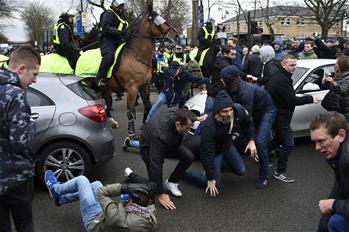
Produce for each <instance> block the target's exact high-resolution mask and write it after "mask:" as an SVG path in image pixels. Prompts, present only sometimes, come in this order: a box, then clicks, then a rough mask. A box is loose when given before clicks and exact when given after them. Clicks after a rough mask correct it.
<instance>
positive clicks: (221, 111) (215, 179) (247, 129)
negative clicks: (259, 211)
mask: <svg viewBox="0 0 349 232" xmlns="http://www.w3.org/2000/svg"><path fill="white" fill-rule="evenodd" d="M202 124H203V125H202V129H201V146H200V161H201V163H202V165H203V167H204V170H205V175H202V174H199V173H196V172H192V171H190V172H187V173H186V176H187V178H188V179H189V180H190V181H192V182H193V183H194V184H196V185H198V186H200V187H206V192H208V191H209V192H210V195H211V196H213V197H215V196H217V195H218V189H217V186H218V185H220V182H221V168H222V166H223V165H224V166H225V167H227V169H228V170H229V171H231V172H233V173H235V174H237V175H243V174H244V173H245V171H246V168H245V164H244V162H243V160H242V157H241V155H240V153H239V151H238V150H237V149H236V147H235V145H234V141H235V140H236V139H238V137H239V136H240V135H241V134H242V133H244V136H245V137H246V138H247V140H248V141H249V142H248V144H247V146H246V148H245V152H247V151H250V153H251V156H254V155H256V153H257V149H256V146H255V143H254V126H253V122H252V118H251V116H250V115H249V114H248V112H247V110H246V109H245V108H243V107H242V106H241V105H239V104H237V103H234V102H233V101H232V100H231V98H230V97H229V95H228V93H227V92H225V91H221V92H219V93H218V94H217V96H216V98H215V101H214V106H213V112H212V114H210V115H209V116H208V117H207V119H206V120H205V121H204V122H203V123H202ZM223 163H224V164H223ZM216 185H217V186H216Z"/></svg>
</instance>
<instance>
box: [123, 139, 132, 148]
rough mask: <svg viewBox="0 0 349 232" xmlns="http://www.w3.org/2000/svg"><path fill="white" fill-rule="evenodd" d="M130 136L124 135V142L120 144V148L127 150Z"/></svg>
mask: <svg viewBox="0 0 349 232" xmlns="http://www.w3.org/2000/svg"><path fill="white" fill-rule="evenodd" d="M130 140H131V139H130V137H126V138H125V140H124V143H123V144H122V150H123V151H127V148H128V147H129V146H130Z"/></svg>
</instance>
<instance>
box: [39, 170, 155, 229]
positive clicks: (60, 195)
mask: <svg viewBox="0 0 349 232" xmlns="http://www.w3.org/2000/svg"><path fill="white" fill-rule="evenodd" d="M125 176H126V177H127V179H126V181H125V184H119V183H117V184H111V185H106V186H103V185H102V183H101V182H100V181H95V182H93V183H90V181H89V180H88V179H87V178H86V177H85V176H78V177H75V178H73V179H71V180H68V181H67V182H65V183H63V184H60V183H59V182H58V181H57V179H56V177H55V175H54V173H53V172H52V171H51V170H48V171H46V173H45V183H46V186H47V188H48V190H49V192H50V195H51V197H52V198H53V199H54V200H55V204H56V206H61V205H63V204H68V203H72V202H75V201H80V210H81V216H82V219H83V223H84V228H85V231H91V232H92V231H94V232H97V231H120V230H122V231H124V230H127V231H154V230H155V226H156V224H157V219H156V213H155V205H154V194H153V192H154V190H155V186H154V184H153V183H150V182H149V181H148V180H147V179H145V178H143V177H141V176H139V175H137V174H135V173H134V172H133V171H132V170H131V169H130V168H126V169H125ZM118 196H120V202H115V201H114V200H113V199H112V198H114V197H118Z"/></svg>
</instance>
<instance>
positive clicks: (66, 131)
mask: <svg viewBox="0 0 349 232" xmlns="http://www.w3.org/2000/svg"><path fill="white" fill-rule="evenodd" d="M27 100H28V103H29V105H30V107H31V111H32V116H31V117H32V118H33V119H35V122H36V128H37V130H36V134H35V139H34V141H33V143H32V145H31V150H32V152H33V153H34V154H36V155H37V156H38V157H39V160H38V161H37V163H36V173H37V176H38V177H39V179H41V180H43V175H44V173H45V171H46V170H48V169H50V170H53V171H54V173H55V174H56V176H57V178H58V179H59V180H60V181H66V180H69V179H71V178H73V177H75V176H78V175H89V174H90V172H91V168H92V166H93V165H94V164H100V163H103V162H106V161H108V160H110V159H111V158H113V157H114V156H115V145H114V144H115V141H114V135H113V133H112V130H111V128H110V125H109V123H108V122H107V121H106V113H105V109H104V108H105V105H104V102H103V101H102V99H101V98H100V97H99V96H98V95H96V93H95V92H94V91H93V90H91V89H89V88H87V86H86V85H84V82H83V80H82V79H81V78H79V77H77V76H72V75H54V74H48V73H40V74H39V75H38V78H37V83H35V84H33V85H32V86H31V87H30V88H28V90H27Z"/></svg>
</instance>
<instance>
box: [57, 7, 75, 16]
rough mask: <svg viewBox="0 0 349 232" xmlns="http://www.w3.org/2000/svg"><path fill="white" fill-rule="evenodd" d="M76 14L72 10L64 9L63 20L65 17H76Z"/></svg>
mask: <svg viewBox="0 0 349 232" xmlns="http://www.w3.org/2000/svg"><path fill="white" fill-rule="evenodd" d="M75 14H76V12H75V10H74V9H71V8H64V9H63V10H62V13H61V16H60V17H61V18H63V17H74V16H75Z"/></svg>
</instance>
